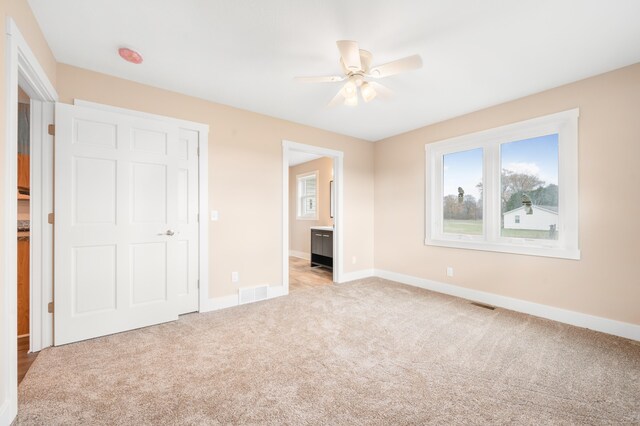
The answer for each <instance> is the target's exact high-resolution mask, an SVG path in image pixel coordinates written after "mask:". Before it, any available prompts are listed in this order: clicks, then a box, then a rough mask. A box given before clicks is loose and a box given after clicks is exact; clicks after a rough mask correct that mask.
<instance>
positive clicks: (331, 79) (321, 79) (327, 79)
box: [295, 75, 345, 83]
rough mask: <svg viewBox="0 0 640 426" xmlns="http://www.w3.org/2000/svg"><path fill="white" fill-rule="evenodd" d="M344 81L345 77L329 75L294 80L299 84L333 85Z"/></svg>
mask: <svg viewBox="0 0 640 426" xmlns="http://www.w3.org/2000/svg"><path fill="white" fill-rule="evenodd" d="M344 79H345V77H340V76H338V75H331V76H326V77H295V80H296V81H298V82H300V83H335V82H337V81H342V80H344Z"/></svg>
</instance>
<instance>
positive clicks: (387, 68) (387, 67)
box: [369, 55, 422, 78]
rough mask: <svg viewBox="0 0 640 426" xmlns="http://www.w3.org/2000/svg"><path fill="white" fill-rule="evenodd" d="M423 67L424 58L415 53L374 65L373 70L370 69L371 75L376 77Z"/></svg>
mask: <svg viewBox="0 0 640 426" xmlns="http://www.w3.org/2000/svg"><path fill="white" fill-rule="evenodd" d="M421 67H422V58H421V57H420V55H413V56H407V57H406V58H402V59H398V60H397V61H391V62H387V63H386V64H382V65H379V66H377V67H373V68H372V69H371V71H369V75H370V76H371V77H375V78H382V77H389V76H390V75H396V74H400V73H401V72H406V71H412V70H417V69H418V68H421Z"/></svg>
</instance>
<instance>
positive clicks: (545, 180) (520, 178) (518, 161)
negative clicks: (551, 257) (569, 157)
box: [500, 134, 558, 240]
mask: <svg viewBox="0 0 640 426" xmlns="http://www.w3.org/2000/svg"><path fill="white" fill-rule="evenodd" d="M500 156H501V159H500V161H501V168H502V176H501V183H502V193H501V198H502V200H501V203H502V222H501V230H500V232H501V235H502V236H503V237H517V238H536V239H548V240H557V239H558V230H557V227H558V135H557V134H553V135H546V136H540V137H536V138H531V139H524V140H520V141H515V142H509V143H504V144H502V145H501V146H500Z"/></svg>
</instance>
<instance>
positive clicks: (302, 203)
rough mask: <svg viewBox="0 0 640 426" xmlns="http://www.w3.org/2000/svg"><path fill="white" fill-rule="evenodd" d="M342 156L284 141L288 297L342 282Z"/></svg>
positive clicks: (285, 263) (284, 267)
mask: <svg viewBox="0 0 640 426" xmlns="http://www.w3.org/2000/svg"><path fill="white" fill-rule="evenodd" d="M342 164H343V153H342V152H341V151H335V150H331V149H327V148H321V147H317V146H312V145H304V144H299V143H295V142H290V141H283V271H282V274H283V281H284V282H283V284H284V286H285V287H286V289H287V290H286V293H288V292H289V291H296V290H299V289H305V288H311V287H318V286H325V285H331V284H333V283H339V282H341V281H340V279H341V275H342V258H341V254H342V252H343V251H342V220H341V217H342V167H343V166H342Z"/></svg>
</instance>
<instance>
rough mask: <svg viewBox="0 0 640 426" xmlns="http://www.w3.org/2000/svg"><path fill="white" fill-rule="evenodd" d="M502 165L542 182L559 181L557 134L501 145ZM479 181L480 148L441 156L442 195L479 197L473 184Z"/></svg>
mask: <svg viewBox="0 0 640 426" xmlns="http://www.w3.org/2000/svg"><path fill="white" fill-rule="evenodd" d="M501 156H502V168H503V169H508V170H511V171H514V172H518V173H528V174H533V175H536V176H538V177H539V178H540V179H542V180H543V181H545V184H547V185H548V184H550V183H555V184H557V183H558V135H556V134H554V135H547V136H540V137H536V138H531V139H524V140H520V141H515V142H510V143H504V144H502V145H501ZM481 180H482V149H480V148H478V149H472V150H469V151H461V152H456V153H453V154H448V155H445V156H444V195H445V196H446V195H456V196H457V195H458V187H459V186H461V187H462V188H463V189H464V192H465V194H467V195H469V194H470V195H473V196H474V197H476V198H479V197H480V192H479V191H478V190H477V188H476V185H477V184H478V182H480V181H481Z"/></svg>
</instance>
